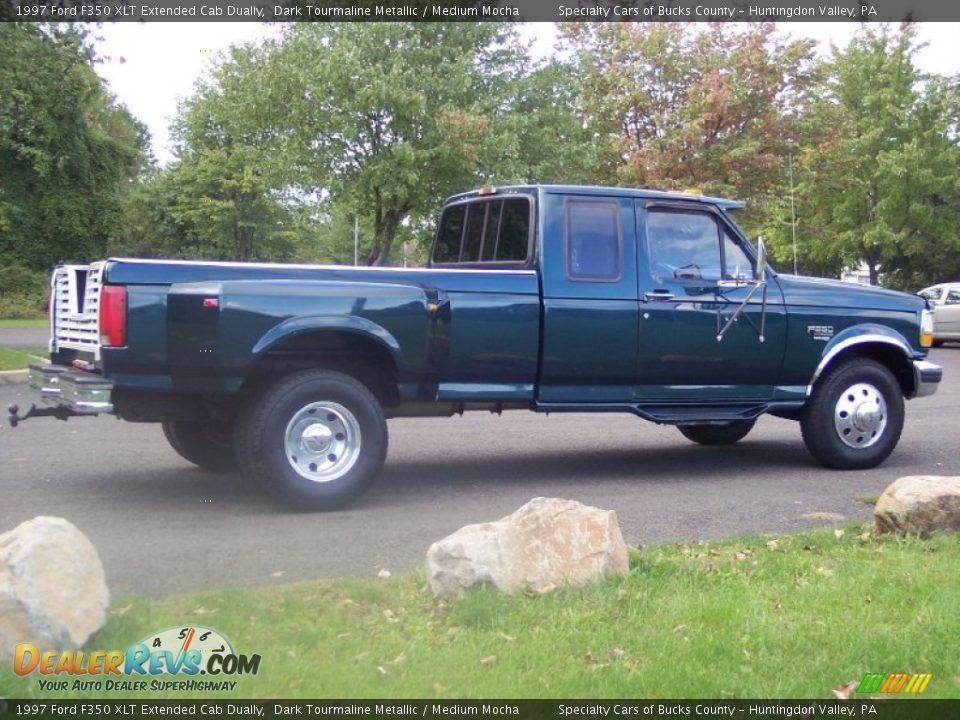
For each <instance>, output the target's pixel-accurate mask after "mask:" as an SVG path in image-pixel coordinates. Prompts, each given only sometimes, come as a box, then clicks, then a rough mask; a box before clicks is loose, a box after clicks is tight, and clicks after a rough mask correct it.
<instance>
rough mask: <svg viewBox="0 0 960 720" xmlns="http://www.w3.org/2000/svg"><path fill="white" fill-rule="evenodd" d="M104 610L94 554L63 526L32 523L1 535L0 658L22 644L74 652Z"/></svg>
mask: <svg viewBox="0 0 960 720" xmlns="http://www.w3.org/2000/svg"><path fill="white" fill-rule="evenodd" d="M109 604H110V593H109V591H108V590H107V585H106V582H105V581H104V576H103V565H101V563H100V558H99V556H98V555H97V551H96V550H95V549H94V547H93V545H92V544H91V543H90V541H89V540H88V539H87V537H86V536H85V535H84V534H83V533H82V532H80V531H79V530H78V529H77V528H76V527H74V525H72V524H71V523H69V522H68V521H66V520H64V519H63V518H55V517H36V518H34V519H33V520H27V521H26V522H23V523H21V524H20V525H18V526H17V527H16V528H14V529H13V530H11V531H10V532H8V533H4V534H3V535H0V658H3V659H4V660H6V659H8V658H10V657H12V656H13V652H14V648H15V647H16V646H17V645H18V644H19V643H26V642H29V643H34V644H35V645H37V646H38V647H40V648H43V649H49V650H69V649H76V648H79V647H80V646H81V645H82V644H83V643H84V642H86V640H87V638H88V637H90V635H92V634H93V633H94V632H96V631H97V630H99V629H100V628H101V627H103V624H104V622H105V621H106V617H107V607H108V605H109Z"/></svg>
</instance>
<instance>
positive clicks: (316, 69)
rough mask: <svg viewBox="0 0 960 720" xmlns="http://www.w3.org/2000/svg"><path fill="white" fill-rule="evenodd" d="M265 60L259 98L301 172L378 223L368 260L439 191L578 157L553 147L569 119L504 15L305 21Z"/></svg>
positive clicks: (307, 186) (306, 182) (516, 176)
mask: <svg viewBox="0 0 960 720" xmlns="http://www.w3.org/2000/svg"><path fill="white" fill-rule="evenodd" d="M261 61H262V62H261V64H260V66H259V68H258V73H259V77H260V80H259V81H258V86H259V87H260V88H261V93H262V94H261V95H260V97H259V98H258V100H257V105H258V107H259V108H261V109H262V110H263V113H264V116H265V117H266V116H268V115H269V113H270V112H273V113H274V117H273V119H272V120H270V121H268V122H267V123H265V124H264V126H263V127H264V128H265V129H266V132H267V134H268V135H269V136H270V137H271V138H272V139H273V140H274V141H276V142H278V143H281V144H282V146H283V147H284V152H285V157H286V163H285V165H286V167H287V169H288V170H289V171H291V179H293V180H295V182H296V183H297V184H298V185H299V186H300V188H301V189H302V191H303V192H304V193H312V194H313V195H315V196H317V197H320V198H325V199H328V200H329V201H330V202H331V203H333V204H335V205H336V206H337V211H336V212H337V213H341V214H353V215H354V216H359V217H360V218H362V219H366V220H367V221H368V222H369V226H370V228H371V236H370V237H369V244H368V253H367V257H366V261H367V262H370V263H374V264H381V263H384V262H386V261H387V259H388V257H389V255H390V251H391V248H392V246H393V245H394V242H395V241H396V240H397V238H398V234H401V233H402V229H403V228H405V227H406V226H408V225H410V224H412V225H414V226H415V225H417V223H418V222H419V221H420V220H421V219H422V218H423V217H424V216H425V215H427V214H432V213H433V212H434V211H435V210H436V208H437V206H438V203H439V201H440V200H441V199H442V198H443V197H445V196H447V195H449V194H452V193H453V192H457V191H460V190H463V189H464V188H468V187H473V186H476V185H479V184H483V183H502V182H509V181H517V180H525V179H536V178H533V177H532V176H531V175H530V173H538V174H539V175H540V177H543V176H544V175H550V176H551V177H558V176H559V175H560V174H562V173H561V172H560V170H559V169H558V168H559V166H560V165H562V164H563V163H564V162H567V161H569V160H570V158H571V157H572V155H571V154H565V153H549V152H543V150H544V146H543V144H542V143H543V142H544V141H547V140H548V139H549V137H550V133H551V132H553V133H555V136H557V137H559V136H562V134H563V133H564V132H566V130H565V128H568V127H572V126H571V124H570V123H569V122H568V120H569V118H568V116H567V115H566V107H565V106H563V105H557V103H556V102H555V100H556V98H555V95H554V91H555V90H556V86H557V82H556V80H557V79H556V78H555V77H553V76H551V75H550V73H549V71H546V70H544V71H539V72H531V71H530V69H529V68H530V65H531V63H530V61H529V58H528V56H527V54H526V53H525V51H524V50H523V48H522V47H521V46H520V45H519V44H518V42H517V40H516V38H515V37H514V35H513V31H512V29H511V28H510V27H509V26H506V25H502V24H497V23H476V24H466V23H456V24H441V23H362V24H334V23H314V24H306V25H298V26H296V27H295V28H294V29H293V30H292V31H291V32H290V34H289V36H288V37H287V38H285V40H284V41H282V42H280V43H277V44H275V45H272V46H270V47H268V48H267V49H266V51H265V52H264V55H263V57H262V59H261ZM534 108H535V109H534ZM256 112H258V114H259V111H256ZM547 127H549V128H550V129H549V130H546V129H545V128H547ZM532 156H535V159H534V158H533V157H532Z"/></svg>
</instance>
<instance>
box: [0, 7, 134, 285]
mask: <svg viewBox="0 0 960 720" xmlns="http://www.w3.org/2000/svg"><path fill="white" fill-rule="evenodd" d="M92 65H93V60H92V53H91V51H90V49H89V47H88V46H87V45H86V40H85V36H84V34H83V33H82V32H80V31H77V30H74V29H73V28H70V27H67V28H61V27H60V26H56V25H37V24H32V23H0V264H22V265H24V266H27V267H29V268H33V269H40V270H46V269H47V268H49V267H50V266H51V265H52V264H54V263H56V262H60V261H64V260H89V259H91V258H93V257H97V256H100V255H102V254H103V251H104V249H105V247H106V245H107V242H108V240H109V238H111V237H113V236H115V235H117V234H119V233H120V227H121V222H122V217H121V207H122V200H123V196H124V194H125V193H126V192H128V190H129V188H130V187H131V185H132V184H133V182H134V180H135V178H136V177H137V176H138V174H139V173H140V172H141V170H143V168H144V167H145V166H146V162H147V158H146V154H145V147H146V142H147V141H146V131H145V129H144V128H143V126H142V125H140V124H139V123H138V122H136V121H135V120H134V119H133V118H132V117H131V115H130V114H129V112H127V110H126V108H124V107H122V106H119V105H117V104H116V101H115V100H114V98H113V97H112V96H111V95H110V94H109V93H108V92H107V90H106V89H105V87H104V85H103V82H102V81H101V80H100V78H99V77H97V75H96V73H95V72H94V70H93V67H92Z"/></svg>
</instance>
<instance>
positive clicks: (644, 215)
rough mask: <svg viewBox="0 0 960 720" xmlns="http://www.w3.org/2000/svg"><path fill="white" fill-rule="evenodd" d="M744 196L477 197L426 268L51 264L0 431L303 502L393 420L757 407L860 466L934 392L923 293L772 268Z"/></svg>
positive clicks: (505, 191) (354, 491)
mask: <svg viewBox="0 0 960 720" xmlns="http://www.w3.org/2000/svg"><path fill="white" fill-rule="evenodd" d="M738 207H742V203H738V202H734V201H730V200H724V199H720V198H710V197H702V196H695V195H684V194H675V193H663V192H654V191H648V190H632V189H621V188H598V187H568V186H539V185H538V186H522V187H507V188H500V189H496V188H489V187H488V188H484V189H482V190H478V191H474V192H469V193H464V194H460V195H456V196H454V197H452V198H450V199H449V200H447V202H446V203H445V205H444V208H443V212H442V214H441V217H440V219H439V223H438V228H437V233H436V238H435V240H434V244H433V248H432V251H431V256H430V262H429V265H428V267H426V268H419V269H397V268H367V267H364V268H355V267H334V266H308V265H285V264H259V263H232V262H178V261H172V260H171V261H167V260H132V259H111V260H107V261H104V262H96V263H93V264H91V265H89V266H74V265H66V266H62V267H59V268H57V269H56V271H55V272H54V274H53V279H52V292H53V296H52V300H51V308H50V315H51V329H52V336H51V339H50V352H51V363H50V364H47V365H42V366H34V367H32V368H31V374H30V378H31V379H30V382H31V385H32V386H33V387H34V388H36V389H37V390H38V391H39V392H40V393H41V395H42V399H43V406H42V407H40V408H37V407H32V408H30V409H29V410H27V411H26V412H25V413H24V414H23V415H21V414H20V410H19V408H16V407H11V408H10V419H11V422H12V424H16V423H17V422H18V421H22V420H23V419H25V418H26V417H30V416H36V415H47V416H54V417H57V418H60V419H67V418H69V417H73V416H78V415H91V414H97V413H111V414H114V415H116V416H117V417H119V418H122V419H124V420H129V421H133V422H157V423H161V424H162V426H163V432H164V434H165V435H166V438H167V440H168V441H169V442H170V444H171V445H172V446H173V448H174V449H175V450H176V451H177V452H178V453H179V454H180V455H182V456H183V457H184V458H186V459H187V460H189V461H191V462H193V463H195V464H197V465H200V466H202V467H205V468H208V469H212V470H217V471H233V470H238V469H239V470H240V471H242V472H243V473H244V474H246V475H248V476H250V477H251V478H253V479H254V480H256V481H257V482H258V483H259V484H261V485H262V486H263V487H264V488H266V489H267V490H268V491H269V492H271V493H272V494H273V495H275V496H277V497H278V498H280V499H281V500H283V501H285V502H287V503H289V504H290V505H292V506H293V507H295V508H300V509H311V510H325V509H331V508H337V507H341V506H343V505H345V504H346V503H348V502H350V501H352V500H354V499H355V498H357V497H358V496H359V495H360V494H361V493H362V492H363V491H364V490H365V489H366V488H367V487H368V486H369V484H370V483H371V482H372V481H373V479H374V478H375V477H376V475H377V474H378V472H379V471H380V470H381V467H382V465H383V463H384V459H385V456H386V452H387V424H386V419H387V418H392V417H412V416H449V415H453V414H454V413H459V412H463V411H469V410H489V411H494V412H500V411H502V410H512V409H526V410H533V411H536V412H598V413H607V412H626V413H633V414H634V415H637V416H639V417H641V418H643V419H646V420H651V421H653V422H656V423H664V424H671V425H676V426H677V427H678V428H679V430H680V432H681V433H682V434H683V435H684V436H685V437H687V438H688V439H690V440H692V441H694V442H697V443H703V444H708V445H723V444H729V443H734V442H736V441H737V440H739V439H741V438H743V437H744V436H745V435H746V434H747V433H748V432H749V431H750V429H751V428H752V427H753V425H754V423H755V421H756V419H757V418H758V417H759V416H760V415H762V414H764V413H770V414H772V415H776V416H778V417H785V418H790V419H794V420H798V421H799V423H800V427H801V431H802V436H803V440H804V442H805V444H806V446H807V448H808V449H809V451H810V453H811V454H812V455H813V456H814V457H815V458H816V459H817V460H819V461H820V462H821V463H823V464H824V465H826V466H829V467H832V468H839V469H856V468H870V467H874V466H876V465H877V464H879V463H880V462H882V461H883V460H884V459H885V458H886V457H887V456H888V455H889V454H890V453H891V451H892V450H893V449H894V447H895V446H896V444H897V441H898V440H899V437H900V432H901V429H902V427H903V422H904V400H905V399H909V398H914V397H918V396H922V395H929V394H931V393H933V392H934V391H935V390H936V388H937V384H938V383H939V381H940V378H941V369H940V367H938V366H937V365H934V364H933V363H931V362H928V361H927V360H926V359H925V358H926V354H927V348H929V347H930V345H931V342H932V334H931V333H932V317H931V314H930V311H929V308H928V307H927V304H926V301H925V300H924V299H923V298H921V297H918V296H915V295H907V294H904V293H899V292H893V291H888V290H883V289H878V288H870V287H862V286H856V285H850V284H844V283H839V282H834V281H827V280H818V279H810V278H801V277H794V276H786V275H778V274H776V273H775V272H773V271H772V270H771V269H770V268H769V267H766V263H765V259H764V250H763V248H762V244H761V245H760V246H759V247H758V248H757V250H754V248H753V246H752V245H751V244H750V243H749V242H748V241H747V239H746V238H745V237H744V236H743V234H742V233H741V232H740V230H739V229H738V228H737V226H736V224H735V223H734V222H733V221H732V219H731V217H730V211H731V210H733V209H736V208H738Z"/></svg>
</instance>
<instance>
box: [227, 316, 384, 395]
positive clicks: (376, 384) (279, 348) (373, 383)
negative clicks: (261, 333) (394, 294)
mask: <svg viewBox="0 0 960 720" xmlns="http://www.w3.org/2000/svg"><path fill="white" fill-rule="evenodd" d="M316 367H323V368H329V369H330V370H337V371H338V372H342V373H344V374H346V375H350V376H351V377H353V378H355V379H356V380H358V381H360V382H362V383H363V384H364V385H366V386H367V388H369V390H370V392H372V393H373V394H374V395H375V396H376V398H377V399H378V400H379V401H380V403H381V404H382V405H387V406H388V405H392V404H395V403H396V402H397V399H398V396H399V389H398V387H397V382H398V371H397V365H396V362H394V359H393V356H392V355H391V354H390V352H389V351H388V350H387V349H386V348H385V347H384V346H383V345H382V344H380V343H379V342H377V341H376V340H373V339H371V338H369V337H366V336H364V335H360V334H358V333H353V332H342V331H323V332H316V333H298V334H296V335H292V336H290V337H287V338H284V339H282V340H280V341H279V342H277V343H275V344H274V345H271V346H270V347H269V348H268V349H267V351H266V352H264V354H263V355H262V356H261V357H260V359H259V360H257V362H256V363H255V364H254V366H253V368H252V370H251V371H250V373H249V374H248V375H247V378H246V380H245V381H244V384H243V390H248V389H250V388H252V387H254V386H256V385H258V384H260V383H262V382H264V381H265V380H275V379H276V378H277V377H279V376H281V375H286V374H288V373H291V372H296V371H298V370H305V369H308V368H316Z"/></svg>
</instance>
